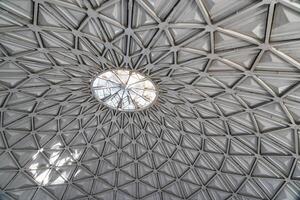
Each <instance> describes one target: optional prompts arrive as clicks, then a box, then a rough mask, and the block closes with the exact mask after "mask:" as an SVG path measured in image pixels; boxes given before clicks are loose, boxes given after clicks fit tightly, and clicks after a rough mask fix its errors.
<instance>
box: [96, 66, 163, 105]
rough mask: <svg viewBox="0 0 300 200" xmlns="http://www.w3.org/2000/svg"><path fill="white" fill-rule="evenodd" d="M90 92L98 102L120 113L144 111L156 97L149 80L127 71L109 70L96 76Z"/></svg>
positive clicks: (155, 91) (154, 89)
mask: <svg viewBox="0 0 300 200" xmlns="http://www.w3.org/2000/svg"><path fill="white" fill-rule="evenodd" d="M92 90H93V93H94V95H95V97H96V98H97V99H98V100H99V101H101V102H103V103H104V104H105V105H107V106H108V107H110V108H113V109H117V110H122V111H135V110H141V109H145V108H147V107H148V106H149V105H151V104H152V103H153V102H154V100H155V99H156V96H157V90H156V88H155V86H154V84H153V82H152V81H151V80H150V79H148V78H146V77H145V76H143V75H141V74H139V73H137V72H135V71H129V70H110V71H106V72H104V73H102V74H100V75H98V76H97V77H96V78H95V79H94V81H93V83H92Z"/></svg>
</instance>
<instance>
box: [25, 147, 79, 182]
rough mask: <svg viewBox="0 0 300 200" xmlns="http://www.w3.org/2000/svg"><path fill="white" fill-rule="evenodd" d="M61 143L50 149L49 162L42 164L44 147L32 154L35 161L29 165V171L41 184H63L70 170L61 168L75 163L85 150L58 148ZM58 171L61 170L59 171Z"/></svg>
mask: <svg viewBox="0 0 300 200" xmlns="http://www.w3.org/2000/svg"><path fill="white" fill-rule="evenodd" d="M60 146H61V143H60V142H58V143H56V144H54V145H53V146H52V147H51V148H50V150H51V153H50V155H49V160H48V163H47V164H41V162H40V161H41V160H40V159H41V154H40V153H41V152H43V151H44V149H43V148H42V149H40V150H39V151H38V152H37V153H35V154H34V155H33V156H32V159H33V162H32V163H31V164H30V165H29V167H28V168H29V172H30V173H31V174H32V176H33V178H34V179H35V180H36V182H37V183H38V184H40V185H56V184H63V183H65V182H66V180H67V179H68V176H69V174H70V173H71V170H70V171H66V170H65V169H66V168H64V170H60V169H62V167H64V166H66V165H71V164H74V162H75V160H77V159H79V158H80V156H81V155H82V153H83V151H80V150H78V149H74V150H73V151H70V152H69V151H64V150H63V149H58V148H59V147H60ZM58 171H60V172H59V173H58Z"/></svg>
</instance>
